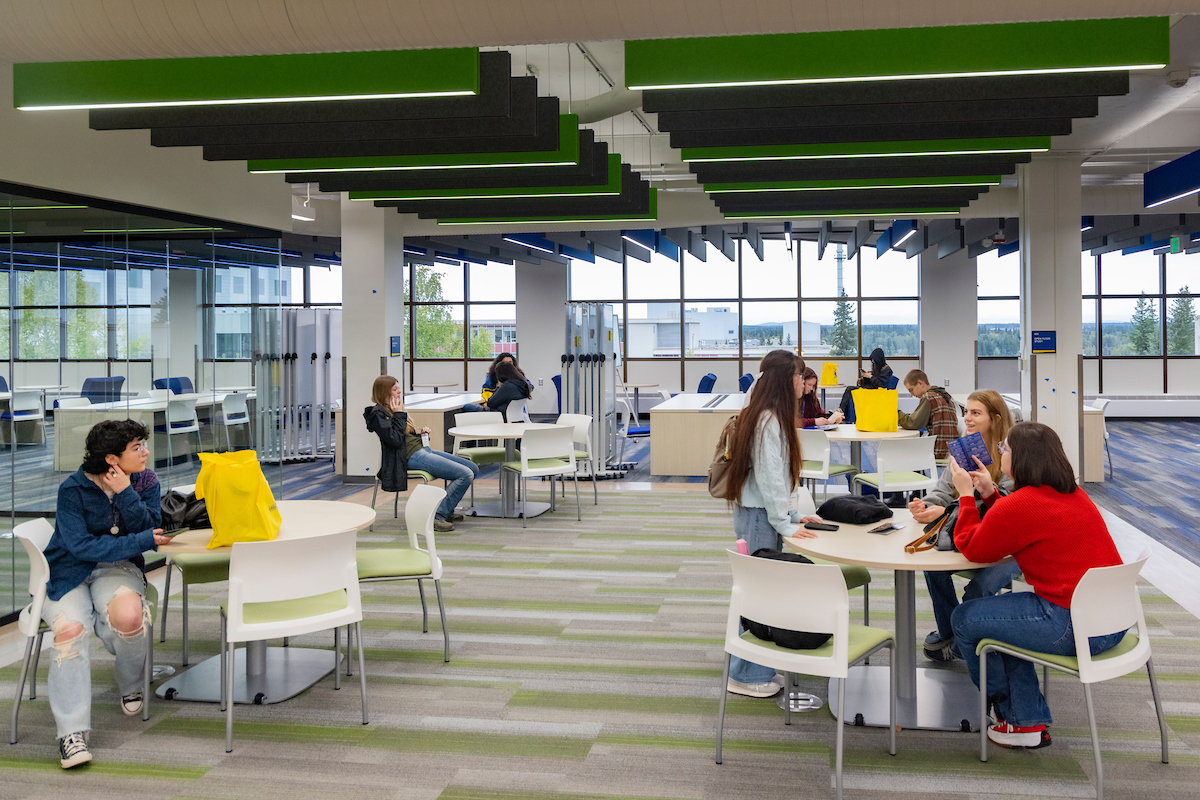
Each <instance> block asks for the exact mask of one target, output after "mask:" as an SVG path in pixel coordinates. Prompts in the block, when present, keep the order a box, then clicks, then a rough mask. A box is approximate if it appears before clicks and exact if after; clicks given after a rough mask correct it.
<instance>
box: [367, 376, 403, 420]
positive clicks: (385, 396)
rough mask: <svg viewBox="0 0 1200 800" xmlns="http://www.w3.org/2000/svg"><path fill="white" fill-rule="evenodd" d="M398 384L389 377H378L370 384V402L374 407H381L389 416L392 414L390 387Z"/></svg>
mask: <svg viewBox="0 0 1200 800" xmlns="http://www.w3.org/2000/svg"><path fill="white" fill-rule="evenodd" d="M399 382H400V381H398V380H396V379H395V378H393V377H392V376H391V375H380V376H379V377H378V378H376V379H375V382H374V383H373V384H371V400H372V401H374V403H375V405H377V406H383V410H384V411H386V412H388V414H389V415H390V414H391V413H392V387H393V386H395V385H396V384H397V383H399Z"/></svg>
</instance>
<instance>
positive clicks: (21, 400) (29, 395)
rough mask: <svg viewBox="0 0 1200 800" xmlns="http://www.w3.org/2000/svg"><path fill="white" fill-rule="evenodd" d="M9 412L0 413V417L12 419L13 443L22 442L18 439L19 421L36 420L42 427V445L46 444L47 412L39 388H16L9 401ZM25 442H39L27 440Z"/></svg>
mask: <svg viewBox="0 0 1200 800" xmlns="http://www.w3.org/2000/svg"><path fill="white" fill-rule="evenodd" d="M8 411H9V413H7V414H3V415H0V419H2V420H5V421H11V422H12V423H13V427H12V442H13V444H21V442H18V441H17V423H18V422H36V423H37V424H38V425H40V426H41V427H42V445H43V446H45V444H46V412H45V409H44V408H43V407H42V393H41V391H38V390H30V389H24V390H23V389H16V390H14V391H13V393H12V398H11V399H10V400H9V401H8ZM25 444H37V442H26V443H25Z"/></svg>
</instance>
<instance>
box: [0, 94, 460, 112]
mask: <svg viewBox="0 0 1200 800" xmlns="http://www.w3.org/2000/svg"><path fill="white" fill-rule="evenodd" d="M475 94H476V92H472V91H465V90H464V91H449V92H389V93H383V94H328V95H317V96H314V97H247V98H243V99H237V100H162V101H158V102H142V103H78V104H71V105H59V106H17V110H18V111H88V110H90V109H93V108H175V107H178V106H241V105H254V104H262V103H320V102H324V101H328V100H401V99H404V98H407V97H470V96H473V95H475Z"/></svg>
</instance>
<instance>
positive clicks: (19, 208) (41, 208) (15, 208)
mask: <svg viewBox="0 0 1200 800" xmlns="http://www.w3.org/2000/svg"><path fill="white" fill-rule="evenodd" d="M59 208H66V209H72V208H73V209H79V208H87V206H0V211H54V210H55V209H59Z"/></svg>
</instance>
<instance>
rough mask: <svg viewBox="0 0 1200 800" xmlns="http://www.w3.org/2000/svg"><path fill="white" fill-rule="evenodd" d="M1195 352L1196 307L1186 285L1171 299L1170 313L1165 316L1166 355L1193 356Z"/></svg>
mask: <svg viewBox="0 0 1200 800" xmlns="http://www.w3.org/2000/svg"><path fill="white" fill-rule="evenodd" d="M1195 354H1196V307H1195V305H1194V304H1193V303H1192V296H1191V294H1190V293H1189V292H1188V287H1186V286H1184V287H1183V288H1182V289H1180V290H1179V297H1176V298H1175V299H1174V300H1172V301H1171V313H1170V316H1169V317H1168V318H1167V355H1171V356H1193V355H1195Z"/></svg>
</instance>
